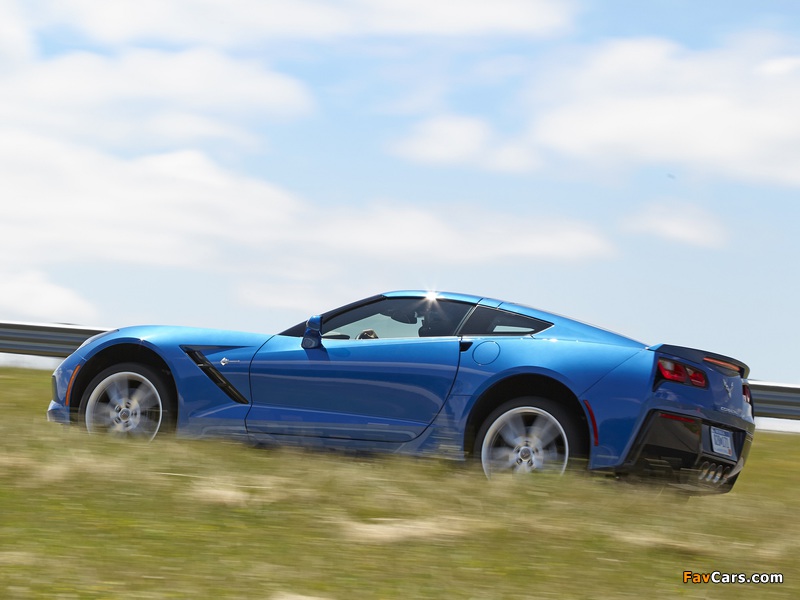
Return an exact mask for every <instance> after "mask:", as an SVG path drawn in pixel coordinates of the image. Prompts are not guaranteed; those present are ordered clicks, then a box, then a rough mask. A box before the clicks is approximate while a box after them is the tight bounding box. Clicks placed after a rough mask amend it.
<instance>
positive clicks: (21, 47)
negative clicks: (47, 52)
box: [0, 2, 34, 73]
mask: <svg viewBox="0 0 800 600" xmlns="http://www.w3.org/2000/svg"><path fill="white" fill-rule="evenodd" d="M33 49H34V43H33V35H32V32H31V29H30V26H29V23H28V22H27V21H26V20H25V19H24V17H23V15H22V11H20V10H19V7H18V6H17V5H16V4H14V3H13V2H2V3H0V73H2V72H3V71H5V70H6V69H8V68H9V67H12V66H13V65H15V64H17V63H20V62H25V61H27V60H28V59H29V58H30V57H31V56H32V55H33Z"/></svg>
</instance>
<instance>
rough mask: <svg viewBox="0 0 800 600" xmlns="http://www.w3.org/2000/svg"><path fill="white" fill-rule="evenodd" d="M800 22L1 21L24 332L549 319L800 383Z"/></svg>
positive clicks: (268, 12) (653, 13) (122, 2)
mask: <svg viewBox="0 0 800 600" xmlns="http://www.w3.org/2000/svg"><path fill="white" fill-rule="evenodd" d="M799 106H800V5H798V4H797V3H796V2H793V1H790V0H785V1H777V0H773V1H770V0H765V1H764V2H758V3H755V2H750V1H743V0H738V1H736V0H734V1H730V0H729V1H725V2H722V1H711V0H709V1H706V2H695V1H692V2H689V1H684V0H669V1H661V0H650V1H648V2H647V3H642V2H638V1H633V0H602V1H601V0H583V1H581V0H568V1H561V0H458V1H455V0H452V1H448V0H440V1H439V2H430V1H429V0H428V1H423V0H295V1H292V2H286V1H285V0H284V1H277V0H224V1H223V0H204V1H199V0H192V1H189V0H171V1H169V2H164V1H163V0H135V1H133V0H116V1H115V2H94V1H92V0H0V321H25V322H42V323H77V324H82V325H88V326H97V327H120V326H124V325H133V324H172V325H191V326H204V327H216V328H231V329H242V330H247V331H261V332H265V333H272V332H278V331H281V330H283V329H285V328H287V327H289V326H291V325H293V324H295V323H297V322H300V321H302V320H305V319H306V318H307V317H308V316H310V315H312V314H316V313H320V312H324V311H325V310H328V309H331V308H334V307H336V306H338V305H341V304H345V303H347V302H350V301H353V300H356V299H358V298H362V297H365V296H369V295H372V294H375V293H379V292H382V291H388V290H395V289H432V290H447V291H456V292H465V293H473V294H478V295H485V296H490V297H494V298H500V299H505V300H509V301H514V302H518V303H522V304H528V305H531V306H535V307H537V308H541V309H544V310H549V311H552V312H556V313H559V314H565V315H568V316H571V317H574V318H577V319H580V320H583V321H587V322H590V323H593V324H596V325H599V326H602V327H605V328H608V329H612V330H615V331H618V332H620V333H623V334H626V335H628V336H630V337H633V338H635V339H638V340H640V341H642V342H645V343H647V344H658V343H670V344H677V345H684V346H690V347H696V348H702V349H705V350H709V351H713V352H718V353H720V354H724V355H728V356H733V357H735V358H738V359H740V360H743V361H744V362H746V363H747V364H748V365H750V367H751V377H752V378H753V379H760V380H765V381H775V382H782V383H800V366H798V362H800V361H798V352H797V350H796V347H797V342H796V340H798V339H800V320H799V319H797V318H796V317H795V313H796V311H797V306H798V302H797V300H796V298H797V297H798V291H800V290H798V260H800V235H798V232H799V231H800V202H798V192H800V110H799V109H798V107H799Z"/></svg>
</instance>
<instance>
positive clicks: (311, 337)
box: [300, 315, 322, 350]
mask: <svg viewBox="0 0 800 600" xmlns="http://www.w3.org/2000/svg"><path fill="white" fill-rule="evenodd" d="M320 329H322V317H321V316H320V315H314V316H313V317H311V318H310V319H309V320H308V321H306V332H305V333H304V334H303V341H302V342H301V343H300V345H301V346H302V347H303V348H304V349H306V350H311V349H313V348H321V347H322V335H321V334H320Z"/></svg>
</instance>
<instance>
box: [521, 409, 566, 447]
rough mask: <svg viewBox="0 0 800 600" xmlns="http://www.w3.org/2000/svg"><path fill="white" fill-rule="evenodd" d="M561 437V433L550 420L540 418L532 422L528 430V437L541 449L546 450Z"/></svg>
mask: <svg viewBox="0 0 800 600" xmlns="http://www.w3.org/2000/svg"><path fill="white" fill-rule="evenodd" d="M560 435H561V432H560V431H559V430H558V427H556V424H555V423H554V422H553V421H551V420H550V419H548V418H546V417H543V416H540V417H538V418H537V419H536V421H534V423H533V425H532V426H531V427H529V428H528V437H529V438H530V439H531V440H534V443H536V442H538V444H539V445H540V446H541V447H542V448H547V447H549V446H550V444H551V443H553V441H554V440H555V439H556V438H557V437H559V436H560Z"/></svg>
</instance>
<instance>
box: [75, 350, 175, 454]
mask: <svg viewBox="0 0 800 600" xmlns="http://www.w3.org/2000/svg"><path fill="white" fill-rule="evenodd" d="M172 406H173V402H172V397H171V393H170V390H169V388H168V387H167V386H166V384H165V383H164V380H163V378H162V376H161V375H159V374H158V373H157V372H156V371H155V370H153V369H151V368H150V367H148V366H146V365H141V364H136V363H123V364H120V365H114V366H112V367H109V368H107V369H105V370H104V371H102V372H100V373H99V374H98V375H96V376H95V377H94V379H92V381H91V383H89V386H88V387H87V388H86V391H85V392H84V394H83V398H82V399H81V406H80V415H81V418H82V420H83V421H84V423H85V425H86V430H87V431H88V432H89V433H106V434H109V435H112V436H115V437H130V438H139V439H143V440H146V441H150V440H152V439H153V438H154V437H155V436H156V435H157V434H158V433H159V432H160V431H163V430H165V429H168V428H171V427H172V426H173V419H174V410H173V408H172Z"/></svg>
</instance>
